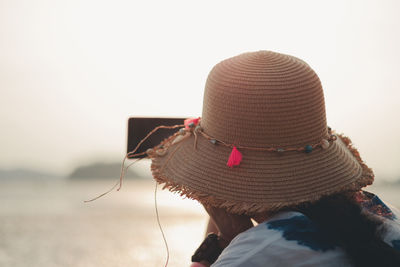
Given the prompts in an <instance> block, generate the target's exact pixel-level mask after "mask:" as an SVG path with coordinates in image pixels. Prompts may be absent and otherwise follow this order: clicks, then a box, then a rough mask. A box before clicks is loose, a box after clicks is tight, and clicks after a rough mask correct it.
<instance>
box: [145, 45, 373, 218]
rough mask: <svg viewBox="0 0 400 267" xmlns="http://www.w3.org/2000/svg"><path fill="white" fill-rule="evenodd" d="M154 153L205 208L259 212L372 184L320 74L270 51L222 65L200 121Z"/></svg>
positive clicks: (155, 167)
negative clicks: (328, 108) (333, 123)
mask: <svg viewBox="0 0 400 267" xmlns="http://www.w3.org/2000/svg"><path fill="white" fill-rule="evenodd" d="M172 127H174V128H182V129H180V130H178V131H177V132H176V133H175V134H174V135H172V136H170V137H169V138H167V139H165V140H164V141H163V142H162V143H161V144H159V145H158V146H156V147H154V148H153V149H150V150H149V151H147V155H148V157H149V158H151V160H152V164H151V171H152V174H153V177H154V178H155V180H156V181H157V182H159V183H163V184H164V188H168V189H169V190H170V191H173V192H178V193H180V194H181V195H184V196H186V197H189V198H192V199H196V200H198V201H200V202H201V203H203V204H204V205H211V206H215V207H221V208H225V209H227V210H229V211H230V212H233V213H238V214H243V213H245V214H249V215H252V214H256V213H260V212H265V211H271V210H277V209H280V208H283V207H288V206H293V205H298V204H300V203H303V202H310V201H315V200H318V199H319V198H321V197H322V196H324V195H328V194H333V193H337V192H340V191H348V190H354V191H357V190H359V189H361V188H362V187H364V186H366V185H369V184H372V182H373V178H374V174H373V172H372V170H371V169H370V168H368V166H367V165H366V164H365V163H364V162H363V161H362V159H361V157H360V154H359V153H358V151H357V150H356V149H355V148H354V147H353V145H352V143H351V141H350V139H349V138H347V137H345V136H343V135H341V134H336V133H335V132H334V131H333V130H331V129H330V128H329V127H328V126H327V123H326V115H325V104H324V97H323V90H322V86H321V83H320V81H319V78H318V76H317V75H316V74H315V72H314V71H313V70H312V69H311V68H310V67H309V66H308V65H307V64H306V63H305V62H304V61H302V60H300V59H298V58H295V57H293V56H289V55H284V54H280V53H275V52H271V51H258V52H251V53H244V54H241V55H239V56H236V57H232V58H229V59H227V60H224V61H222V62H220V63H218V64H217V65H216V66H215V67H214V68H213V69H212V70H211V72H210V74H209V76H208V79H207V82H206V86H205V91H204V100H203V112H202V116H201V118H200V117H199V118H195V119H188V120H186V121H185V123H184V124H182V125H176V126H172Z"/></svg>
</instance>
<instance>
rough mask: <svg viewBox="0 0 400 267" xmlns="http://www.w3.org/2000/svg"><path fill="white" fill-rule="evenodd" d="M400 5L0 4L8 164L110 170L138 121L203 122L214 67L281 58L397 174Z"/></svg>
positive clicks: (388, 174)
mask: <svg viewBox="0 0 400 267" xmlns="http://www.w3.org/2000/svg"><path fill="white" fill-rule="evenodd" d="M398 10H400V3H399V2H398V1H385V0H379V1H378V0H377V1H351V0H336V1H320V0H317V1H251V0H250V1H187V0H186V1H175V0H171V1H121V0H114V1H99V0H97V1H84V0H70V1H59V0H48V1H45V0H37V1H29V0H10V1H4V0H0V125H1V127H0V137H1V138H0V151H1V153H0V168H3V169H12V168H22V167H23V168H33V169H36V170H43V171H49V172H53V173H57V174H68V173H69V172H71V171H72V170H73V168H74V167H75V166H77V165H79V164H88V163H91V162H96V161H106V162H108V161H110V162H111V161H115V160H120V159H122V158H123V156H124V153H125V150H126V148H125V147H126V124H127V119H128V118H129V117H131V116H155V117H164V116H167V117H170V116H175V117H191V116H201V111H202V100H203V89H204V85H205V81H206V78H207V75H208V73H209V71H210V70H211V68H212V67H213V66H214V65H215V64H216V63H218V62H219V61H221V60H223V59H225V58H228V57H232V56H235V55H237V54H240V53H243V52H248V51H257V50H272V51H276V52H281V53H286V54H291V55H294V56H296V57H299V58H301V59H303V60H305V61H306V62H307V63H308V64H309V65H310V66H311V67H312V68H313V69H314V70H315V71H316V72H317V74H318V75H319V77H320V79H321V82H322V85H323V88H324V93H325V98H326V110H327V121H328V125H329V126H331V127H332V128H333V129H335V130H337V131H338V132H340V133H344V134H345V135H348V136H349V137H351V139H352V140H353V143H354V144H355V146H356V147H357V148H358V149H359V151H360V153H361V156H362V158H363V159H364V160H365V161H366V163H367V164H368V165H369V166H370V167H372V168H373V169H374V171H375V174H376V176H377V179H383V180H393V179H397V178H400V164H399V159H400V152H399V151H400V140H399V136H400V135H399V134H400V123H399V121H400V120H399V115H400V105H399V98H400V93H399V86H400V75H399V74H400V73H399V70H400V51H399V49H398V47H400V19H399V17H398V12H397V11H398Z"/></svg>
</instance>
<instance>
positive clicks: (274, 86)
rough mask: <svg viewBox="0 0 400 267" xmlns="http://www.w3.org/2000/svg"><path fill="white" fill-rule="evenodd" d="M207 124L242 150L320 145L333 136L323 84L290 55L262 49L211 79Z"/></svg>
mask: <svg viewBox="0 0 400 267" xmlns="http://www.w3.org/2000/svg"><path fill="white" fill-rule="evenodd" d="M201 125H202V128H203V130H204V131H205V132H206V133H207V134H209V135H210V136H213V137H215V138H216V139H218V140H221V141H224V142H226V143H231V144H236V145H241V146H251V147H282V148H285V147H292V146H296V147H298V146H303V145H307V144H312V143H318V142H319V141H321V139H323V138H326V136H327V134H328V133H327V125H326V115H325V101H324V95H323V90H322V86H321V82H320V80H319V78H318V76H317V74H316V73H315V72H314V70H312V69H311V67H310V66H309V65H308V64H307V63H305V62H304V61H302V60H300V59H298V58H296V57H293V56H290V55H285V54H281V53H276V52H272V51H258V52H249V53H244V54H240V55H238V56H235V57H232V58H229V59H226V60H223V61H221V62H220V63H218V64H217V65H215V66H214V68H213V69H212V70H211V72H210V74H209V75H208V78H207V82H206V86H205V91H204V101H203V114H202V120H201Z"/></svg>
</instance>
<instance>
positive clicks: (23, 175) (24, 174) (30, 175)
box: [0, 168, 61, 179]
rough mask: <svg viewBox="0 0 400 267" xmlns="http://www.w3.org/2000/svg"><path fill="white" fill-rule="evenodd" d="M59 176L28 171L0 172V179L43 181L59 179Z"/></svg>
mask: <svg viewBox="0 0 400 267" xmlns="http://www.w3.org/2000/svg"><path fill="white" fill-rule="evenodd" d="M60 177H61V176H60V175H56V174H51V173H46V172H40V171H35V170H30V169H22V168H21V169H12V170H0V179H44V178H60Z"/></svg>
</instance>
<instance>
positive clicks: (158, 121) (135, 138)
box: [127, 117, 186, 158]
mask: <svg viewBox="0 0 400 267" xmlns="http://www.w3.org/2000/svg"><path fill="white" fill-rule="evenodd" d="M185 119H186V118H152V117H149V118H146V117H132V118H129V120H128V140H127V141H128V142H127V153H129V152H130V151H132V150H133V149H135V148H136V146H137V145H138V144H139V142H140V141H141V140H142V139H143V138H144V137H145V136H146V135H147V134H148V133H149V132H150V131H151V130H153V129H154V128H156V127H157V126H159V125H171V126H172V125H176V124H183V122H184V120H185ZM178 130H179V129H178V128H175V129H158V130H157V131H156V132H155V133H153V134H152V135H151V136H150V137H149V138H147V140H146V141H144V142H143V143H142V144H141V145H140V147H139V148H138V150H137V151H136V152H135V153H141V152H145V151H146V150H147V149H148V148H152V147H154V146H156V145H158V144H160V143H161V142H162V141H163V140H164V139H165V138H167V137H168V136H170V135H172V134H174V133H175V132H177V131H178ZM144 157H146V155H141V156H135V157H131V156H130V157H129V158H144Z"/></svg>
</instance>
